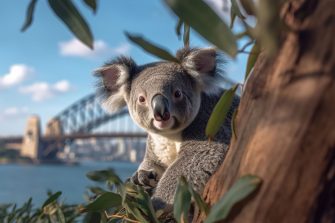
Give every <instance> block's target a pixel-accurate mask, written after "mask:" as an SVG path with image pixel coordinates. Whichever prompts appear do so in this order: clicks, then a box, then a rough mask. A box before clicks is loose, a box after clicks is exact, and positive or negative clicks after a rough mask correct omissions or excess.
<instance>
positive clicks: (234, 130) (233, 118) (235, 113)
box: [231, 109, 238, 139]
mask: <svg viewBox="0 0 335 223" xmlns="http://www.w3.org/2000/svg"><path fill="white" fill-rule="evenodd" d="M237 112H238V109H236V110H235V111H234V113H233V117H232V118H231V130H232V132H233V136H234V137H235V139H237V134H236V124H235V120H236V115H237Z"/></svg>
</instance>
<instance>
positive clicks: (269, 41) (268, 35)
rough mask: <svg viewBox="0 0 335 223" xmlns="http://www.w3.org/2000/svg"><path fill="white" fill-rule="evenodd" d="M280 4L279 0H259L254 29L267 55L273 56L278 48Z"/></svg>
mask: <svg viewBox="0 0 335 223" xmlns="http://www.w3.org/2000/svg"><path fill="white" fill-rule="evenodd" d="M281 4H282V2H281V1H273V2H272V1H271V2H269V1H267V0H266V1H265V0H260V1H259V10H257V26H256V31H257V37H258V40H260V43H261V46H262V49H264V51H265V52H266V53H267V55H268V56H273V55H274V54H275V53H276V52H277V51H278V49H279V42H280V41H279V40H280V38H279V37H280V32H281V22H280V15H279V10H280V9H281V8H282V7H281Z"/></svg>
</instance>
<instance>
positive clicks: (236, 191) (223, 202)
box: [205, 175, 262, 223]
mask: <svg viewBox="0 0 335 223" xmlns="http://www.w3.org/2000/svg"><path fill="white" fill-rule="evenodd" d="M261 182H262V180H261V179H260V178H259V177H257V176H252V175H246V176H243V177H241V178H240V179H238V180H237V182H236V183H234V185H233V186H232V188H230V190H228V191H227V192H226V194H225V195H224V196H223V197H222V198H221V199H220V200H219V201H218V202H217V203H216V204H215V205H214V206H213V207H212V208H211V211H210V212H209V215H208V217H207V219H206V220H205V223H213V222H217V221H222V220H225V219H226V218H227V217H228V215H229V213H230V210H231V209H232V208H233V207H234V205H235V204H237V203H238V202H240V201H242V200H244V199H246V198H247V197H249V196H250V195H251V194H252V193H253V192H255V191H256V189H257V188H259V186H260V185H261Z"/></svg>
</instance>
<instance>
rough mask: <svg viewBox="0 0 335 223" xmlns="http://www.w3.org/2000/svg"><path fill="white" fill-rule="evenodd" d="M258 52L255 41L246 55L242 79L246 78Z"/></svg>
mask: <svg viewBox="0 0 335 223" xmlns="http://www.w3.org/2000/svg"><path fill="white" fill-rule="evenodd" d="M260 52H261V50H260V47H259V44H258V43H257V42H256V43H255V44H254V46H253V47H252V48H251V51H250V54H249V57H248V61H247V67H246V69H245V75H244V81H246V80H247V79H248V76H249V74H250V72H251V70H252V68H253V67H254V65H255V63H256V61H257V58H258V56H259V54H260Z"/></svg>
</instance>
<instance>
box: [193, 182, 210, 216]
mask: <svg viewBox="0 0 335 223" xmlns="http://www.w3.org/2000/svg"><path fill="white" fill-rule="evenodd" d="M188 189H189V191H190V192H191V195H192V197H193V199H194V201H195V203H196V204H197V206H198V208H199V209H200V210H201V211H202V212H204V213H205V214H206V215H207V214H208V212H209V207H208V205H207V204H206V203H205V201H204V200H203V199H202V197H201V196H200V194H198V193H197V192H196V191H195V190H194V189H193V188H192V186H191V185H190V184H189V185H188Z"/></svg>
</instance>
